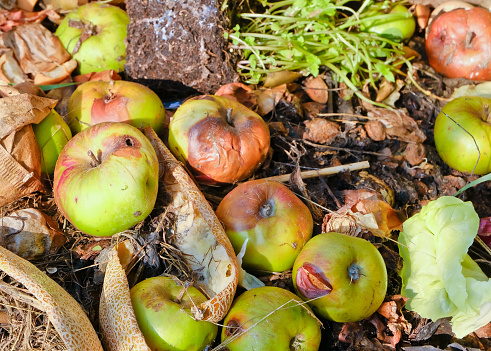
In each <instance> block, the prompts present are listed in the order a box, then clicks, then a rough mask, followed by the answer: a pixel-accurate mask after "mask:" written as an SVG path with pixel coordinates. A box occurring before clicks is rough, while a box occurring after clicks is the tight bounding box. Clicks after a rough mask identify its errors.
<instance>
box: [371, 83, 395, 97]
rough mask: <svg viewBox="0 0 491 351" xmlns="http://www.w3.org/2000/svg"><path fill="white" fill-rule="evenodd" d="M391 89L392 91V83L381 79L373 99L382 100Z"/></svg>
mask: <svg viewBox="0 0 491 351" xmlns="http://www.w3.org/2000/svg"><path fill="white" fill-rule="evenodd" d="M393 91H394V84H393V83H391V82H389V81H388V80H387V79H385V78H384V79H383V80H382V83H380V86H379V90H378V92H377V96H376V97H375V101H376V102H381V101H384V100H385V99H386V98H387V97H388V96H389V95H390V94H391V93H392V92H393Z"/></svg>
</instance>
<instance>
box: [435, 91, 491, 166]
mask: <svg viewBox="0 0 491 351" xmlns="http://www.w3.org/2000/svg"><path fill="white" fill-rule="evenodd" d="M434 136H435V146H436V150H437V151H438V154H439V155H440V157H441V158H442V160H443V161H444V162H445V163H446V164H448V165H449V166H450V167H452V168H455V169H456V170H458V171H460V172H466V173H471V172H472V171H474V173H475V174H487V173H490V172H491V99H489V98H485V97H479V96H465V97H459V98H457V99H454V100H452V101H450V102H449V103H447V104H446V105H445V106H444V107H443V109H442V111H441V112H440V113H439V114H438V116H437V118H436V120H435V128H434ZM476 143H477V146H478V147H479V151H478V150H477V147H476ZM479 152H480V154H479ZM479 156H480V157H479ZM478 158H479V163H477V161H478ZM476 163H477V166H476ZM474 167H476V168H475V169H474Z"/></svg>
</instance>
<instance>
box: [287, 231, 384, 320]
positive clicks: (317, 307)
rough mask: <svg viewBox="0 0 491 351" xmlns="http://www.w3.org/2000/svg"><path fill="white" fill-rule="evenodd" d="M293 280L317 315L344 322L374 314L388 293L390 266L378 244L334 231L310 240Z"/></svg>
mask: <svg viewBox="0 0 491 351" xmlns="http://www.w3.org/2000/svg"><path fill="white" fill-rule="evenodd" d="M292 279H293V285H294V287H295V289H296V290H297V293H298V295H299V296H300V297H301V298H302V299H304V300H305V301H308V303H309V305H310V307H312V310H313V311H314V313H315V314H316V315H317V316H318V317H323V318H326V319H329V320H333V321H335V322H341V323H346V322H357V321H360V320H362V319H365V318H368V317H369V316H371V315H372V314H373V313H374V312H375V311H376V310H377V309H378V308H379V307H380V305H381V304H382V302H383V301H384V298H385V294H386V292H387V269H386V266H385V262H384V260H383V258H382V255H381V254H380V253H379V252H378V250H377V249H376V248H375V246H373V244H371V243H370V242H369V241H367V240H365V239H362V238H357V237H352V236H348V235H345V234H340V233H335V232H330V233H322V234H319V235H316V236H314V237H313V238H312V239H310V240H309V241H308V242H307V244H306V245H305V246H304V248H303V249H302V251H301V252H300V254H299V255H298V257H297V259H296V260H295V264H294V265H293V271H292Z"/></svg>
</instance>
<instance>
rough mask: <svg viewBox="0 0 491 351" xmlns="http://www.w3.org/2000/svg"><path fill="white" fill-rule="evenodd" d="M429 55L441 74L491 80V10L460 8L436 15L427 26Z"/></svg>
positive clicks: (434, 66)
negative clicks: (490, 60) (490, 58)
mask: <svg viewBox="0 0 491 351" xmlns="http://www.w3.org/2000/svg"><path fill="white" fill-rule="evenodd" d="M425 48H426V54H427V56H428V61H429V63H430V65H431V66H432V67H433V68H434V69H435V71H437V72H438V73H442V74H443V75H445V76H447V77H450V78H467V79H473V80H491V65H490V64H488V61H489V53H490V52H491V13H490V12H489V10H487V9H485V8H482V7H473V8H467V9H464V8H457V9H454V10H452V11H449V12H443V13H440V14H439V15H437V16H435V17H434V18H433V20H432V21H431V23H430V24H429V26H428V28H427V33H426V42H425Z"/></svg>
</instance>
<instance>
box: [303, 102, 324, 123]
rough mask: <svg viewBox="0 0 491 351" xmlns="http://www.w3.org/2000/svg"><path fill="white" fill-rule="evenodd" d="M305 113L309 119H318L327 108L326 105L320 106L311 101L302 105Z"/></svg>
mask: <svg viewBox="0 0 491 351" xmlns="http://www.w3.org/2000/svg"><path fill="white" fill-rule="evenodd" d="M302 107H303V112H304V114H305V116H306V117H307V118H311V119H314V118H317V117H318V116H319V113H320V112H321V111H322V110H323V109H324V107H326V105H325V104H320V103H318V102H315V101H309V102H305V103H303V104H302Z"/></svg>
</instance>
